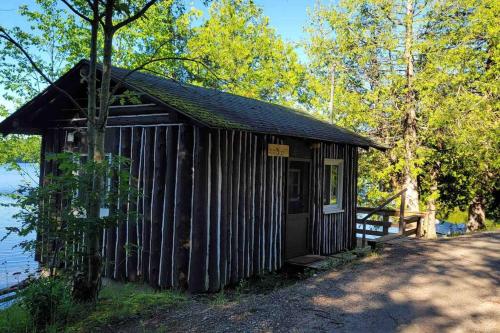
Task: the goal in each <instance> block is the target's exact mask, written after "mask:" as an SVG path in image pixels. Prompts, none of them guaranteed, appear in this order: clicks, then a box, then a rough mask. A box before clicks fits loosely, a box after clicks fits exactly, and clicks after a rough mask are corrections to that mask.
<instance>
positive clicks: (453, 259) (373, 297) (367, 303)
mask: <svg viewBox="0 0 500 333" xmlns="http://www.w3.org/2000/svg"><path fill="white" fill-rule="evenodd" d="M499 284H500V233H499V232H496V233H479V234H474V235H470V236H463V237H456V238H451V239H440V240H437V241H422V240H411V241H410V240H409V241H406V242H404V243H401V244H395V245H391V246H388V247H387V248H385V249H384V250H383V251H382V253H381V254H380V255H379V256H370V257H367V258H365V259H363V260H362V261H361V262H357V263H354V264H351V265H349V266H347V267H344V268H343V269H341V270H338V271H329V272H324V273H321V274H318V275H317V276H315V277H312V278H309V279H306V280H303V281H299V282H297V283H296V284H294V285H292V286H289V287H286V288H283V289H280V290H277V291H274V292H271V293H269V294H266V295H251V296H245V297H243V298H241V299H240V300H239V301H238V302H236V301H234V302H229V303H226V304H223V305H213V304H210V303H207V302H201V301H190V302H188V304H186V305H184V306H181V307H178V308H176V309H171V310H170V311H168V312H165V313H163V314H162V315H160V316H159V317H156V318H153V319H150V320H149V321H145V322H143V323H142V325H141V326H142V327H141V328H140V329H139V328H138V327H134V326H129V327H127V328H126V329H125V330H126V331H129V332H133V331H163V332H384V333H385V332H500V295H499ZM144 328H145V329H144Z"/></svg>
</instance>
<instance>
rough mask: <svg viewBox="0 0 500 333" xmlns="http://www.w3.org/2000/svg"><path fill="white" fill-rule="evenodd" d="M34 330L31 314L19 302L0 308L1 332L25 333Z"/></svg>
mask: <svg viewBox="0 0 500 333" xmlns="http://www.w3.org/2000/svg"><path fill="white" fill-rule="evenodd" d="M32 331H34V328H33V325H32V321H31V318H30V315H29V313H28V311H26V309H24V308H23V307H21V306H20V305H19V304H12V305H11V306H9V307H8V308H5V309H2V310H0V332H9V333H25V332H32Z"/></svg>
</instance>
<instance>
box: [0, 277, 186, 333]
mask: <svg viewBox="0 0 500 333" xmlns="http://www.w3.org/2000/svg"><path fill="white" fill-rule="evenodd" d="M185 301H186V296H185V295H184V294H182V293H181V292H177V291H161V292H158V291H155V290H153V289H152V288H150V287H149V286H147V285H143V284H134V283H128V284H120V283H110V284H109V285H107V286H106V287H104V288H103V290H102V291H101V293H100V295H99V300H98V301H97V304H96V306H95V307H94V306H92V305H90V304H73V305H72V306H71V309H70V310H69V313H68V314H67V317H66V320H65V322H63V323H62V322H57V323H55V324H53V325H50V326H49V327H47V329H46V332H96V331H97V332H98V331H99V330H100V329H105V328H106V327H111V326H114V325H119V324H122V323H125V322H127V321H129V320H134V319H135V320H137V319H138V318H147V317H151V316H153V315H154V314H156V313H159V312H160V311H162V310H165V309H166V308H169V307H172V306H175V305H179V304H181V303H183V302H185ZM0 332H9V333H21V332H22V333H26V332H36V329H35V328H34V326H33V323H32V319H31V317H30V315H29V313H28V311H27V310H26V309H25V308H24V307H22V306H20V304H18V303H16V304H13V305H12V306H10V307H9V308H6V309H3V310H0Z"/></svg>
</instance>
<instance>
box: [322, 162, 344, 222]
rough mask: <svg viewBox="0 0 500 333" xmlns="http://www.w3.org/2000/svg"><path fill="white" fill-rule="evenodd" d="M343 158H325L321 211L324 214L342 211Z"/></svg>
mask: <svg viewBox="0 0 500 333" xmlns="http://www.w3.org/2000/svg"><path fill="white" fill-rule="evenodd" d="M343 166H344V160H337V159H329V158H326V159H325V169H324V172H325V174H324V178H323V179H324V182H323V205H324V206H323V212H324V213H325V214H329V213H335V212H340V211H342V185H343V184H342V180H343V174H344V173H343V171H344V167H343Z"/></svg>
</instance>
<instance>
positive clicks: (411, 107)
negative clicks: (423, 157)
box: [403, 0, 419, 211]
mask: <svg viewBox="0 0 500 333" xmlns="http://www.w3.org/2000/svg"><path fill="white" fill-rule="evenodd" d="M413 7H414V0H407V1H406V16H405V52H404V61H405V63H406V96H405V103H406V107H405V110H406V112H405V117H404V122H403V133H404V159H405V166H404V174H403V177H404V178H403V184H404V187H405V188H406V189H407V191H406V197H407V201H406V202H407V207H408V209H409V210H410V211H418V210H419V206H418V186H417V177H416V175H415V169H416V168H415V158H416V153H415V152H416V149H417V117H416V110H415V109H416V105H415V104H416V103H415V91H414V87H413V80H414V76H415V73H414V69H413V54H412V48H413V16H414V12H413Z"/></svg>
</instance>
